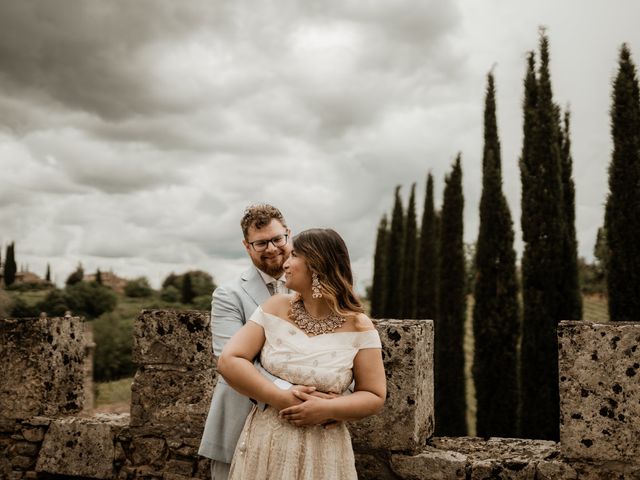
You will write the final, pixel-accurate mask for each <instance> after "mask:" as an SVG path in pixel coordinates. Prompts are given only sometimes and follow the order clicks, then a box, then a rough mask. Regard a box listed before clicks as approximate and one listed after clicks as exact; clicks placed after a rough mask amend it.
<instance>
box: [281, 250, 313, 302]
mask: <svg viewBox="0 0 640 480" xmlns="http://www.w3.org/2000/svg"><path fill="white" fill-rule="evenodd" d="M284 274H285V279H286V282H285V285H286V286H287V288H290V289H291V290H295V291H296V292H302V291H303V290H305V289H309V288H311V270H310V269H309V266H308V265H307V262H306V260H305V259H304V257H302V256H301V255H299V254H298V253H297V252H296V250H295V249H294V250H292V251H291V255H289V258H288V259H287V261H286V262H284Z"/></svg>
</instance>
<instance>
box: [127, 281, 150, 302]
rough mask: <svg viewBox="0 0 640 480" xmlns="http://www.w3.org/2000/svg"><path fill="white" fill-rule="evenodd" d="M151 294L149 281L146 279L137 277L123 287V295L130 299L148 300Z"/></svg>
mask: <svg viewBox="0 0 640 480" xmlns="http://www.w3.org/2000/svg"><path fill="white" fill-rule="evenodd" d="M152 293H153V290H152V289H151V286H150V285H149V280H147V279H146V277H138V278H135V279H133V280H129V281H128V282H127V284H126V285H125V287H124V294H125V295H126V296H127V297H132V298H148V297H150V296H151V294H152Z"/></svg>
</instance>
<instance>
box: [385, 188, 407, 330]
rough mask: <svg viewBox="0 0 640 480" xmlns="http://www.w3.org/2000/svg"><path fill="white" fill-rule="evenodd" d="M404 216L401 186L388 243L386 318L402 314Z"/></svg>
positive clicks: (394, 206)
mask: <svg viewBox="0 0 640 480" xmlns="http://www.w3.org/2000/svg"><path fill="white" fill-rule="evenodd" d="M403 240H404V214H403V208H402V199H401V198H400V186H399V185H398V186H397V187H396V193H395V201H394V205H393V213H392V215H391V230H390V232H389V241H388V243H387V253H386V257H387V280H386V281H387V285H388V288H387V301H386V302H385V307H384V317H386V318H400V316H401V314H402V265H403V259H404V242H403Z"/></svg>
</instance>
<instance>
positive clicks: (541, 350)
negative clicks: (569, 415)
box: [520, 32, 573, 440]
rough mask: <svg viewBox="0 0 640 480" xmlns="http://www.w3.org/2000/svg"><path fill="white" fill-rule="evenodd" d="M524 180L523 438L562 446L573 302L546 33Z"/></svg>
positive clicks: (527, 111)
mask: <svg viewBox="0 0 640 480" xmlns="http://www.w3.org/2000/svg"><path fill="white" fill-rule="evenodd" d="M523 109H524V141H523V148H522V156H521V159H520V175H521V180H522V218H521V223H522V237H523V241H524V252H523V256H522V297H523V327H522V347H521V373H520V376H521V378H522V390H521V419H522V429H521V434H522V435H523V436H524V437H526V438H536V439H538V438H539V439H549V440H558V438H559V424H560V411H559V401H558V398H559V391H558V381H557V379H558V349H557V338H556V328H557V325H558V322H559V321H560V320H562V319H563V318H564V317H565V316H566V315H567V314H568V311H569V309H572V308H573V307H572V305H573V301H572V299H571V298H569V295H570V294H569V293H568V290H567V288H568V285H569V283H570V282H569V281H568V279H567V274H566V272H565V268H566V265H565V264H564V262H565V261H566V258H567V256H566V253H565V252H566V244H567V243H566V241H567V238H568V233H567V232H568V227H567V224H566V216H565V208H566V206H565V204H564V201H563V182H562V161H561V143H562V142H561V132H560V130H559V114H558V109H557V107H556V105H555V104H554V103H553V93H552V88H551V78H550V73H549V42H548V39H547V37H546V35H545V34H544V32H542V33H541V35H540V66H539V69H538V74H537V76H536V72H535V59H534V54H533V53H531V54H530V56H529V60H528V69H527V73H526V76H525V98H524V104H523Z"/></svg>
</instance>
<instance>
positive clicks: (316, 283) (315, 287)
mask: <svg viewBox="0 0 640 480" xmlns="http://www.w3.org/2000/svg"><path fill="white" fill-rule="evenodd" d="M311 291H312V292H313V294H312V295H311V296H312V297H313V298H322V291H321V290H320V280H318V274H317V273H316V272H313V273H312V274H311Z"/></svg>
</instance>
